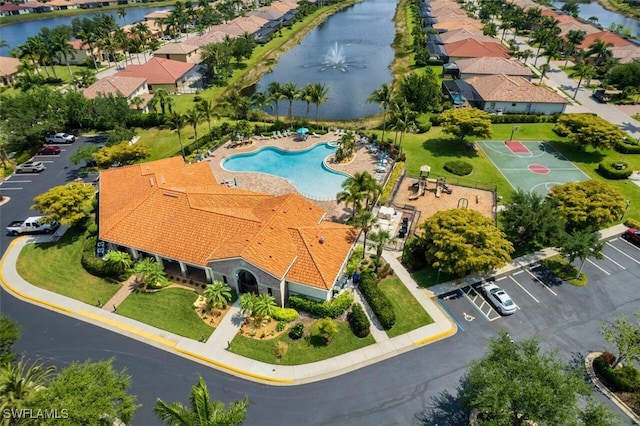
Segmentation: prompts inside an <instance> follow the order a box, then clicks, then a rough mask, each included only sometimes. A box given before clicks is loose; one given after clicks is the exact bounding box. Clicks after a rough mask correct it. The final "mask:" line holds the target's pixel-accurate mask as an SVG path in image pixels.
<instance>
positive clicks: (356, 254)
mask: <svg viewBox="0 0 640 426" xmlns="http://www.w3.org/2000/svg"><path fill="white" fill-rule="evenodd" d="M363 257H364V247H362V246H358V247H356V248H355V249H354V250H353V253H351V257H350V258H349V262H348V263H347V267H346V271H345V273H346V274H347V275H348V276H352V275H353V274H354V273H355V272H356V271H357V270H358V266H360V262H361V261H362V258H363Z"/></svg>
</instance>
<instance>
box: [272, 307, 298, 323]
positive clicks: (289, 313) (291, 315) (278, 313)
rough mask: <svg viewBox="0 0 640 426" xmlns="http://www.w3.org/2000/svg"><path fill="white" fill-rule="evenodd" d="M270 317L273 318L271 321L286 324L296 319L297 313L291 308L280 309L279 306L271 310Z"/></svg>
mask: <svg viewBox="0 0 640 426" xmlns="http://www.w3.org/2000/svg"><path fill="white" fill-rule="evenodd" d="M271 316H272V317H273V319H275V320H277V321H281V322H284V323H285V324H286V323H288V322H292V321H295V320H297V319H298V311H296V310H295V309H291V308H281V307H279V306H276V307H274V308H273V311H272V312H271Z"/></svg>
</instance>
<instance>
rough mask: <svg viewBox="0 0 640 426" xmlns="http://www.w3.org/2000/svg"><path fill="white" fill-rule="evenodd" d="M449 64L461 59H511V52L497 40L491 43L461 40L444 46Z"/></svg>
mask: <svg viewBox="0 0 640 426" xmlns="http://www.w3.org/2000/svg"><path fill="white" fill-rule="evenodd" d="M444 50H445V52H446V53H447V57H448V60H449V62H457V61H458V60H459V59H465V58H481V57H486V56H488V57H496V58H505V59H508V58H509V57H510V55H509V51H508V50H507V48H506V47H504V46H503V45H502V44H501V43H500V42H498V41H497V40H493V41H491V42H486V41H478V40H475V39H472V38H470V39H467V40H460V41H456V42H453V43H448V44H445V45H444Z"/></svg>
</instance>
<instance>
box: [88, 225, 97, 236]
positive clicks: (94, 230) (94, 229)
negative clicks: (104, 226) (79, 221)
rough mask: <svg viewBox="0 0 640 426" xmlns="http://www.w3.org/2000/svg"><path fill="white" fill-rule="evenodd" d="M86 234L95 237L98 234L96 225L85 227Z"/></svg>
mask: <svg viewBox="0 0 640 426" xmlns="http://www.w3.org/2000/svg"><path fill="white" fill-rule="evenodd" d="M87 233H88V234H89V235H91V236H94V235H97V234H98V225H96V224H95V223H92V224H91V225H89V226H88V227H87Z"/></svg>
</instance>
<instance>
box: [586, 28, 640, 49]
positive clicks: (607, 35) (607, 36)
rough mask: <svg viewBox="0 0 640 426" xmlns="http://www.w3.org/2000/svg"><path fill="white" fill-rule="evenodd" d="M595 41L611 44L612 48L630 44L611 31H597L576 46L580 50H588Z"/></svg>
mask: <svg viewBox="0 0 640 426" xmlns="http://www.w3.org/2000/svg"><path fill="white" fill-rule="evenodd" d="M596 40H603V41H605V42H607V43H611V45H612V46H613V47H624V46H629V45H630V44H631V42H630V41H629V40H625V39H624V38H623V37H620V36H619V35H618V34H615V33H612V32H611V31H599V32H597V33H593V34H588V35H586V36H585V37H584V41H583V42H582V43H580V45H578V47H579V48H581V49H590V48H591V46H593V44H594V43H595V42H596Z"/></svg>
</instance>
